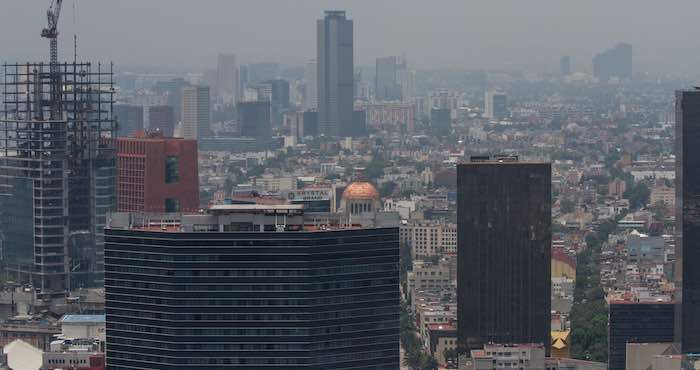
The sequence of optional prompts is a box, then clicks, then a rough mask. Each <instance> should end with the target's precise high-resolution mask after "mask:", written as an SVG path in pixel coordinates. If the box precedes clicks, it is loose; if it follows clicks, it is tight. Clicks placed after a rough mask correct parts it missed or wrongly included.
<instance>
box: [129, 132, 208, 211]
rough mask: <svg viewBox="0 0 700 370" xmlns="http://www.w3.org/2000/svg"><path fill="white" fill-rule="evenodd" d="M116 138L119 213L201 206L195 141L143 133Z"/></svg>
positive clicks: (186, 208)
mask: <svg viewBox="0 0 700 370" xmlns="http://www.w3.org/2000/svg"><path fill="white" fill-rule="evenodd" d="M116 141H117V210H118V211H119V212H139V211H142V212H192V211H197V210H198V209H199V172H198V169H197V141H196V140H186V139H179V138H165V137H163V136H162V134H159V133H154V134H144V133H142V132H141V133H137V134H136V135H134V136H133V137H128V138H117V139H116Z"/></svg>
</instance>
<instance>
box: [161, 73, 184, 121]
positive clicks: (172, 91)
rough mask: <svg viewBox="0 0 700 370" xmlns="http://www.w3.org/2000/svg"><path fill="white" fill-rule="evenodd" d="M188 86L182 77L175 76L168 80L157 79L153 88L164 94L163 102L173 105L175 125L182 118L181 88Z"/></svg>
mask: <svg viewBox="0 0 700 370" xmlns="http://www.w3.org/2000/svg"><path fill="white" fill-rule="evenodd" d="M185 86H189V83H188V82H186V81H185V80H184V79H182V78H175V79H172V80H168V81H159V82H157V83H156V86H155V89H156V91H158V92H160V93H161V94H164V95H165V99H166V101H165V103H166V104H167V105H169V106H171V107H173V115H174V118H175V121H174V122H175V125H177V124H178V123H179V122H180V121H181V120H182V89H183V88H184V87H185Z"/></svg>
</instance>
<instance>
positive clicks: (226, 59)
mask: <svg viewBox="0 0 700 370" xmlns="http://www.w3.org/2000/svg"><path fill="white" fill-rule="evenodd" d="M216 76H217V79H216V87H217V98H218V100H219V101H221V102H222V103H229V104H231V103H233V104H235V103H236V102H237V101H238V90H239V88H238V79H239V78H238V77H239V76H238V63H236V56H235V55H234V54H220V55H219V58H218V63H217V67H216Z"/></svg>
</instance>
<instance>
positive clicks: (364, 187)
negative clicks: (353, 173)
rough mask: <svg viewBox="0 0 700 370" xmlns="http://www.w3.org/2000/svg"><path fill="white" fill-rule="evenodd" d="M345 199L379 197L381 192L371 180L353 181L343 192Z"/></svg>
mask: <svg viewBox="0 0 700 370" xmlns="http://www.w3.org/2000/svg"><path fill="white" fill-rule="evenodd" d="M343 198H344V199H379V192H378V191H377V188H375V187H374V185H372V184H371V183H369V182H364V181H363V182H353V183H352V184H350V185H348V187H347V188H345V191H344V192H343Z"/></svg>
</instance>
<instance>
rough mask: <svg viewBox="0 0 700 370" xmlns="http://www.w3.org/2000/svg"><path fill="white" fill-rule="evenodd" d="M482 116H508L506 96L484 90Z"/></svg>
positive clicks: (501, 117) (500, 117)
mask: <svg viewBox="0 0 700 370" xmlns="http://www.w3.org/2000/svg"><path fill="white" fill-rule="evenodd" d="M484 116H485V117H488V118H496V119H503V118H507V117H508V116H510V112H509V111H508V96H506V94H501V93H496V92H493V91H488V92H486V94H485V96H484Z"/></svg>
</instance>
